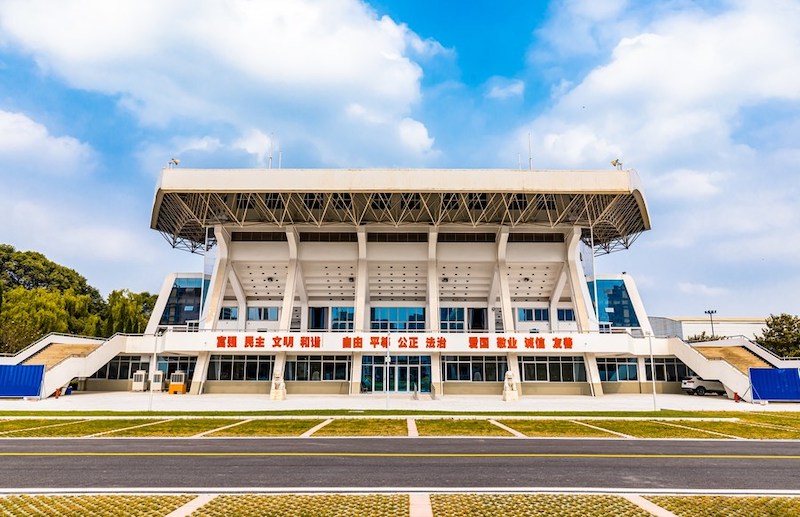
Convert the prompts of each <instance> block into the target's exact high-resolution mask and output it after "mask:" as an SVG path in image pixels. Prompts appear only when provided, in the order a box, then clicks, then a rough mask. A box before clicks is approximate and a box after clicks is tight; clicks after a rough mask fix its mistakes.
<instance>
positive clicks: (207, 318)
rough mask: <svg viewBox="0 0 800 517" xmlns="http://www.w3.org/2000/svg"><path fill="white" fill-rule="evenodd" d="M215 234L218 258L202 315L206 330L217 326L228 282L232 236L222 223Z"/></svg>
mask: <svg viewBox="0 0 800 517" xmlns="http://www.w3.org/2000/svg"><path fill="white" fill-rule="evenodd" d="M214 236H215V237H216V239H217V260H216V263H215V264H214V272H213V273H212V274H211V283H210V284H209V286H208V295H207V296H206V302H205V306H204V307H203V314H201V315H200V327H201V328H203V329H206V330H211V329H214V328H216V326H217V320H218V319H219V310H220V306H221V305H222V298H223V297H224V296H225V287H226V286H227V284H228V269H227V268H228V254H229V253H230V246H229V245H230V241H231V236H230V233H229V232H228V230H226V229H225V228H223V227H222V226H221V225H217V226H215V227H214Z"/></svg>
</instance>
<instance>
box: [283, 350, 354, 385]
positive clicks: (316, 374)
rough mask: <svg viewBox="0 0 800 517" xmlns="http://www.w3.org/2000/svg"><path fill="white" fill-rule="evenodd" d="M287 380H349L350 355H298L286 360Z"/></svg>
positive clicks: (285, 375)
mask: <svg viewBox="0 0 800 517" xmlns="http://www.w3.org/2000/svg"><path fill="white" fill-rule="evenodd" d="M284 378H285V379H286V380H287V381H348V380H350V356H349V355H298V356H296V357H291V358H290V360H289V361H286V370H285V372H284Z"/></svg>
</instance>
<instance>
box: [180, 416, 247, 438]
mask: <svg viewBox="0 0 800 517" xmlns="http://www.w3.org/2000/svg"><path fill="white" fill-rule="evenodd" d="M252 421H253V419H252V418H251V419H250V420H242V421H240V422H236V423H233V424H229V425H225V426H222V427H217V428H216V429H211V430H210V431H203V432H202V433H197V434H196V435H194V436H192V438H200V437H201V436H205V435H207V434H211V433H216V432H217V431H224V430H225V429H230V428H231V427H236V426H237V425H242V424H246V423H247V422H252Z"/></svg>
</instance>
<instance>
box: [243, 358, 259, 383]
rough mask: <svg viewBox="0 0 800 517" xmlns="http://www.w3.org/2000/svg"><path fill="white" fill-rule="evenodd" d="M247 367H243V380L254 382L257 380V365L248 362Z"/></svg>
mask: <svg viewBox="0 0 800 517" xmlns="http://www.w3.org/2000/svg"><path fill="white" fill-rule="evenodd" d="M246 364H247V366H246V367H245V375H244V380H246V381H254V380H257V379H258V363H257V362H254V361H248V362H247V363H246Z"/></svg>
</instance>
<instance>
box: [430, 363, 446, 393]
mask: <svg viewBox="0 0 800 517" xmlns="http://www.w3.org/2000/svg"><path fill="white" fill-rule="evenodd" d="M443 396H444V383H443V382H442V355H441V354H439V353H433V354H431V398H433V399H440V398H442V397H443Z"/></svg>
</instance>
